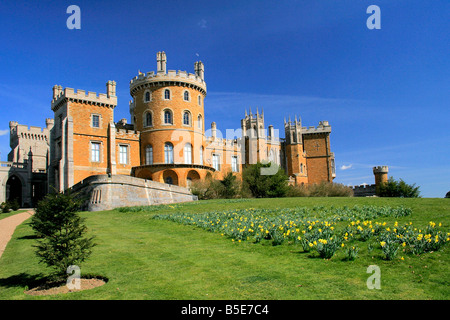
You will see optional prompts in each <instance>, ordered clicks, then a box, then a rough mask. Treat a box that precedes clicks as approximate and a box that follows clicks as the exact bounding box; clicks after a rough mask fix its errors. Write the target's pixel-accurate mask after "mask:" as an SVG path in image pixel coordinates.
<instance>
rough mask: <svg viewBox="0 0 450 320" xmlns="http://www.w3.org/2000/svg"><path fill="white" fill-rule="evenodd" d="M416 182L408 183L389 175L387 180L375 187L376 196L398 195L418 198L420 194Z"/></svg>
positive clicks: (399, 196)
mask: <svg viewBox="0 0 450 320" xmlns="http://www.w3.org/2000/svg"><path fill="white" fill-rule="evenodd" d="M415 185H416V184H412V185H409V184H407V183H405V182H404V181H403V180H402V179H400V180H399V181H396V180H394V178H393V177H389V180H388V181H387V182H385V183H382V184H380V185H379V186H378V187H377V191H376V192H377V196H379V197H398V198H418V197H419V195H420V192H419V187H416V186H415Z"/></svg>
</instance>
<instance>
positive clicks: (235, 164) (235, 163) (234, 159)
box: [231, 156, 239, 172]
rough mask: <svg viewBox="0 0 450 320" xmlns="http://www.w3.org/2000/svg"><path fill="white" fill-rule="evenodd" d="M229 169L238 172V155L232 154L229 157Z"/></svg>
mask: <svg viewBox="0 0 450 320" xmlns="http://www.w3.org/2000/svg"><path fill="white" fill-rule="evenodd" d="M231 171H233V172H239V167H238V157H237V156H232V157H231Z"/></svg>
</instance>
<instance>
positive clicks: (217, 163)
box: [212, 154, 220, 171]
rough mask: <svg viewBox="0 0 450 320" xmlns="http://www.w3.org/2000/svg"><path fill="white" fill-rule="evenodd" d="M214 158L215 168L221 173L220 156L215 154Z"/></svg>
mask: <svg viewBox="0 0 450 320" xmlns="http://www.w3.org/2000/svg"><path fill="white" fill-rule="evenodd" d="M212 158H213V168H214V169H216V170H217V171H219V170H220V156H219V155H218V154H213V155H212Z"/></svg>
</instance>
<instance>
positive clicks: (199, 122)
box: [197, 114, 203, 129]
mask: <svg viewBox="0 0 450 320" xmlns="http://www.w3.org/2000/svg"><path fill="white" fill-rule="evenodd" d="M202 125H203V119H202V116H201V115H200V114H199V115H198V117H197V126H198V128H199V129H201V128H202Z"/></svg>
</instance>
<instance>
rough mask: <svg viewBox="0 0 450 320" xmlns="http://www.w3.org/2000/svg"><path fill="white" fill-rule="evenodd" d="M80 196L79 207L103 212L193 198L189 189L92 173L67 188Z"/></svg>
mask: <svg viewBox="0 0 450 320" xmlns="http://www.w3.org/2000/svg"><path fill="white" fill-rule="evenodd" d="M71 190H72V192H73V193H74V194H75V195H76V196H77V197H79V198H81V199H83V210H87V211H103V210H111V209H114V208H118V207H126V206H148V205H158V204H168V203H178V202H190V201H195V200H197V197H196V196H193V195H192V194H191V192H190V191H189V189H187V188H184V187H179V186H175V185H169V184H165V183H160V182H156V181H151V180H145V179H140V178H135V177H130V176H124V175H96V176H91V177H89V178H86V179H84V180H82V181H80V182H79V183H77V184H75V185H74V186H73V187H72V188H71Z"/></svg>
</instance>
